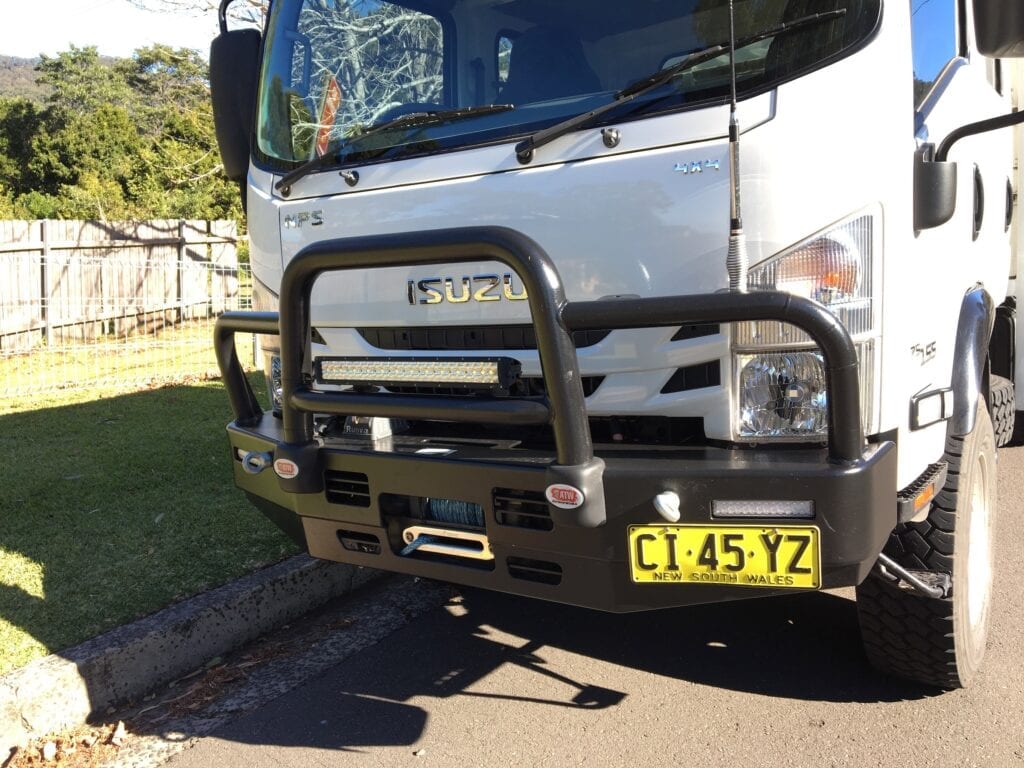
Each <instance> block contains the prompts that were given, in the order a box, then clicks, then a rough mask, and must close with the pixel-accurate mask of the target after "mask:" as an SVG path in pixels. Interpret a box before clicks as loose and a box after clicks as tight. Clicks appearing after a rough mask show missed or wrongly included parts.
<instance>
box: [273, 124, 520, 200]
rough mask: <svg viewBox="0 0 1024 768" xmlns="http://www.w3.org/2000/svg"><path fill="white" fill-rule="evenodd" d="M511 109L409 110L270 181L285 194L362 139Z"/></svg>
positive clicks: (330, 148) (332, 147) (332, 163)
mask: <svg viewBox="0 0 1024 768" xmlns="http://www.w3.org/2000/svg"><path fill="white" fill-rule="evenodd" d="M511 109H515V107H514V106H513V105H512V104H481V105H479V106H475V107H459V108H457V109H443V110H439V111H426V112H410V113H409V114H407V115H401V116H399V117H396V118H393V119H391V120H385V121H384V122H383V123H378V124H377V125H371V126H369V127H368V128H366V130H364V131H363V132H362V133H360V134H358V135H357V136H352V137H350V138H347V139H342V140H341V141H339V142H337V143H336V144H334V145H333V146H331V147H328V148H327V151H326V152H324V153H323V154H322V155H321V156H320V157H314V158H313V159H312V160H309V161H307V162H305V163H303V164H302V165H300V166H299V167H298V168H296V169H294V170H293V171H290V172H289V173H287V174H285V175H284V176H282V177H281V180H280V181H278V182H277V183H276V184H275V185H274V189H276V190H277V191H278V192H280V193H281V194H282V195H284V196H285V197H287V196H288V195H289V194H290V193H291V188H292V185H293V184H294V183H295V182H296V181H298V180H299V179H301V178H303V177H305V176H308V175H309V174H311V173H313V172H314V171H319V170H321V169H322V168H327V167H329V166H332V165H336V164H337V163H338V162H339V161H340V159H341V153H342V152H345V151H346V150H350V149H353V148H354V147H355V146H356V145H358V144H361V143H362V142H363V140H364V139H368V138H370V137H371V136H376V135H378V134H381V133H384V132H385V131H396V130H401V129H405V128H425V127H427V126H431V125H443V124H445V123H454V122H456V121H458V120H463V119H465V118H467V117H478V116H480V115H490V114H494V113H496V112H508V111H509V110H511Z"/></svg>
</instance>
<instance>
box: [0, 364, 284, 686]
mask: <svg viewBox="0 0 1024 768" xmlns="http://www.w3.org/2000/svg"><path fill="white" fill-rule="evenodd" d="M258 378H259V377H258V376H256V377H254V382H253V384H254V388H256V391H257V392H259V391H262V389H261V386H262V382H260V381H257V380H256V379H258ZM230 418H231V413H230V408H229V406H228V400H227V395H226V393H225V392H224V389H223V386H222V385H221V383H220V382H218V381H214V382H202V383H196V384H189V385H181V386H173V387H166V388H162V389H152V390H148V391H144V392H137V393H133V394H127V395H124V394H122V395H109V396H98V395H97V391H96V390H90V391H88V392H84V391H80V390H74V389H71V390H63V391H60V392H58V393H54V394H51V395H47V396H38V397H34V398H20V399H18V400H16V401H0V455H2V456H3V459H4V465H5V466H4V471H3V475H2V477H3V482H2V483H0V674H3V673H4V672H7V671H9V670H11V669H13V668H16V667H19V666H21V665H23V664H26V663H27V662H29V661H31V660H32V659H34V658H37V657H39V656H43V655H45V654H47V653H50V652H55V651H60V650H61V649H63V648H67V647H69V646H72V645H75V644H77V643H79V642H81V641H83V640H86V639H88V638H90V637H92V636H94V635H96V634H99V633H101V632H103V631H105V630H108V629H111V628H113V627H116V626H118V625H120V624H123V623H125V622H128V621H131V620H132V619H135V618H138V617H140V616H144V615H146V614H148V613H152V612H153V611H156V610H159V609H160V608H163V607H165V606H167V605H168V604H170V603H172V602H174V601H175V600H178V599H181V598H184V597H188V596H189V595H193V594H195V593H197V592H200V591H203V590H205V589H209V588H212V587H214V586H218V585H220V584H223V583H225V582H227V581H229V580H231V579H233V578H235V577H238V576H240V575H242V574H244V573H247V572H248V571H251V570H253V569H254V568H256V567H258V566H260V565H263V564H267V563H271V562H275V561H277V560H280V559H281V558H283V557H285V556H287V555H290V554H293V553H295V552H296V551H297V548H296V546H295V545H294V544H293V543H292V542H291V541H290V540H289V539H287V538H286V537H285V536H284V535H283V534H282V533H280V532H279V531H278V530H277V528H276V527H274V525H273V524H271V523H270V522H269V521H267V520H266V519H265V518H264V517H263V516H262V515H261V514H260V513H259V512H257V511H256V510H255V509H254V508H252V507H251V506H250V505H249V503H248V502H247V501H246V499H245V497H244V496H243V495H242V493H241V492H240V491H238V490H236V489H235V487H234V483H233V481H232V478H231V463H230V454H229V449H228V443H227V437H226V435H225V432H224V426H225V425H226V424H227V422H228V421H229V420H230Z"/></svg>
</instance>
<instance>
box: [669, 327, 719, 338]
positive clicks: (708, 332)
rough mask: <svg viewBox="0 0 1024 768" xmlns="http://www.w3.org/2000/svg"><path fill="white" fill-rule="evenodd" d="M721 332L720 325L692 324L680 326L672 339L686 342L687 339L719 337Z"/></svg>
mask: <svg viewBox="0 0 1024 768" xmlns="http://www.w3.org/2000/svg"><path fill="white" fill-rule="evenodd" d="M720 332H721V329H720V328H719V327H718V323H691V324H690V325H683V326H680V328H679V330H678V331H676V333H675V335H674V336H673V337H672V341H686V340H687V339H699V338H702V337H704V336H717V335H718V334H719V333H720Z"/></svg>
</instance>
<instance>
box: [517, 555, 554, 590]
mask: <svg viewBox="0 0 1024 768" xmlns="http://www.w3.org/2000/svg"><path fill="white" fill-rule="evenodd" d="M505 564H506V565H507V566H508V575H509V576H511V577H512V578H513V579H521V580H523V581H533V582H536V583H537V584H551V585H555V584H561V583H562V566H560V565H559V564H558V563H551V562H548V561H547V560H534V559H532V558H529V557H510V558H508V559H507V560H506V561H505Z"/></svg>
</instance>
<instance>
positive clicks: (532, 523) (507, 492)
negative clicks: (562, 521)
mask: <svg viewBox="0 0 1024 768" xmlns="http://www.w3.org/2000/svg"><path fill="white" fill-rule="evenodd" d="M492 497H493V500H494V517H495V519H496V520H497V521H498V525H507V526H510V527H512V528H527V529H529V530H531V531H550V530H551V529H552V528H554V523H553V522H552V521H551V512H550V511H549V510H548V502H547V499H545V498H544V494H543V493H540V492H539V491H517V490H513V489H511V488H495V489H494V491H493V492H492Z"/></svg>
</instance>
